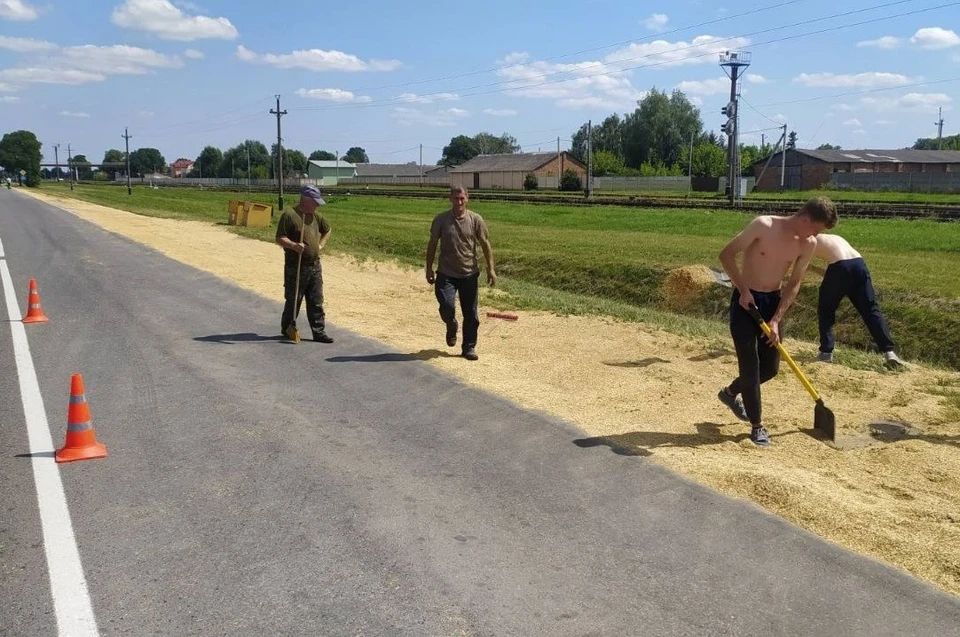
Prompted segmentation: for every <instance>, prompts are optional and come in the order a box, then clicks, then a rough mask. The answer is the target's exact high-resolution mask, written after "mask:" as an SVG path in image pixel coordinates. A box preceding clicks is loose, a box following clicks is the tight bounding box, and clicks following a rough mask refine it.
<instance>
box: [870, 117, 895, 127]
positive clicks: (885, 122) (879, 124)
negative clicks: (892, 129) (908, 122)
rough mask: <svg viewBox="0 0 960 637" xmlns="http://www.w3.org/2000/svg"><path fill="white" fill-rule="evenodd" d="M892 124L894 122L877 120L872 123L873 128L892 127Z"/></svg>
mask: <svg viewBox="0 0 960 637" xmlns="http://www.w3.org/2000/svg"><path fill="white" fill-rule="evenodd" d="M894 124H896V122H895V121H893V120H890V119H878V120H874V122H873V125H874V126H893V125H894Z"/></svg>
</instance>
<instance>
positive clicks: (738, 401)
mask: <svg viewBox="0 0 960 637" xmlns="http://www.w3.org/2000/svg"><path fill="white" fill-rule="evenodd" d="M717 398H719V399H720V402H722V403H723V404H724V405H726V406H727V407H729V408H730V411H732V412H733V415H734V416H736V417H737V418H739V419H740V420H742V421H743V422H749V421H750V418H749V417H748V416H747V410H746V408H745V407H744V406H743V399H742V398H740V397H739V396H734V395H733V394H728V393H727V388H726V387H724V388H723V389H721V390H720V393H719V394H717Z"/></svg>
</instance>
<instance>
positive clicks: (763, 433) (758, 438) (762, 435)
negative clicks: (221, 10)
mask: <svg viewBox="0 0 960 637" xmlns="http://www.w3.org/2000/svg"><path fill="white" fill-rule="evenodd" d="M750 440H752V441H753V444H755V445H757V446H758V447H766V446H767V445H769V444H770V433H769V432H768V431H767V428H766V427H764V426H763V425H761V426H759V427H754V428H753V429H751V430H750Z"/></svg>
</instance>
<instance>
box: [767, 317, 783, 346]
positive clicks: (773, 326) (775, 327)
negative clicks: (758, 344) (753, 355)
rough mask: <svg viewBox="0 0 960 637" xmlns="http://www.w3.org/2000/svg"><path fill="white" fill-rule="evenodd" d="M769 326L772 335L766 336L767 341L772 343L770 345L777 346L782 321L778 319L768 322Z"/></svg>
mask: <svg viewBox="0 0 960 637" xmlns="http://www.w3.org/2000/svg"><path fill="white" fill-rule="evenodd" d="M767 327H769V328H770V336H766V334H764V336H766V339H767V343H769V344H770V347H776V346H777V343H779V342H780V323H779V322H777V321H770V322H769V323H767Z"/></svg>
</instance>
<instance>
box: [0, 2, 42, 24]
mask: <svg viewBox="0 0 960 637" xmlns="http://www.w3.org/2000/svg"><path fill="white" fill-rule="evenodd" d="M38 17H40V14H39V13H38V12H37V10H36V9H34V8H33V7H31V6H30V5H29V4H27V3H26V2H24V1H23V0H0V18H3V19H4V20H16V21H20V22H27V21H29V20H36V19H37V18H38Z"/></svg>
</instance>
